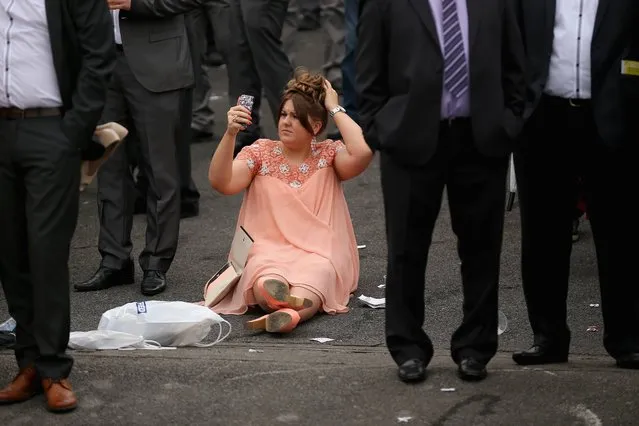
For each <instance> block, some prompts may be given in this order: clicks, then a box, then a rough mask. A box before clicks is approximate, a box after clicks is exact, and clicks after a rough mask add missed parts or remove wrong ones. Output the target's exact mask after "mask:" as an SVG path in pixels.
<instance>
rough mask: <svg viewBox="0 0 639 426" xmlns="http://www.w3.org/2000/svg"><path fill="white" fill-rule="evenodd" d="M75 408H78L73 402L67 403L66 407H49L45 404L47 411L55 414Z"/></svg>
mask: <svg viewBox="0 0 639 426" xmlns="http://www.w3.org/2000/svg"><path fill="white" fill-rule="evenodd" d="M76 408H78V404H77V403H76V404H73V405H69V406H67V407H61V408H51V407H49V406H47V411H49V412H51V413H55V414H63V413H68V412H70V411H73V410H75V409H76Z"/></svg>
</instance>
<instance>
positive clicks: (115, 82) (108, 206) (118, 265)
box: [75, 0, 204, 296]
mask: <svg viewBox="0 0 639 426" xmlns="http://www.w3.org/2000/svg"><path fill="white" fill-rule="evenodd" d="M203 1H204V0H155V1H153V0H108V4H109V7H110V8H111V10H112V13H113V17H114V24H115V25H114V29H115V43H116V51H117V62H116V67H115V70H114V73H113V79H112V81H111V85H110V88H109V97H108V99H107V105H106V108H105V111H104V115H103V118H102V119H103V121H105V122H109V121H115V122H119V123H120V124H123V125H124V126H125V127H130V126H131V124H132V127H134V128H135V133H136V134H137V138H138V141H139V143H140V153H141V155H140V158H139V166H140V167H141V170H142V172H143V174H144V176H145V177H146V179H147V180H148V183H149V185H148V189H147V231H146V247H145V248H144V249H143V250H142V253H141V254H140V266H141V268H142V270H143V273H144V276H143V279H142V283H141V291H142V294H144V295H147V296H152V295H155V294H158V293H161V292H162V291H164V290H165V289H166V272H167V271H168V269H169V267H170V265H171V263H172V261H173V258H174V256H175V252H176V250H177V244H178V235H179V224H180V175H179V168H178V160H177V158H178V154H177V150H176V146H177V143H178V142H177V141H178V140H179V138H180V136H182V135H183V133H184V132H183V131H182V122H183V120H182V115H183V114H181V112H182V109H183V108H181V106H182V105H184V101H185V96H184V93H185V90H186V89H187V88H189V87H191V86H192V85H193V62H192V57H191V52H190V49H189V42H188V37H187V29H186V25H185V15H184V14H185V13H186V12H189V11H191V10H193V9H195V8H197V7H200V6H201V4H202V2H203ZM129 122H130V123H129ZM132 188H133V184H132V175H131V170H130V167H129V161H128V160H127V150H126V149H119V150H117V151H116V152H115V153H114V154H113V155H112V156H111V158H110V159H109V161H108V162H107V163H106V164H105V165H104V166H103V167H102V168H101V169H100V172H99V174H98V207H99V211H100V237H99V242H98V249H99V250H100V254H101V255H102V262H101V264H100V267H99V268H98V270H97V271H96V273H95V274H94V275H93V277H91V278H90V279H89V280H88V281H85V282H83V283H79V284H76V285H75V289H76V290H77V291H93V290H101V289H105V288H108V287H112V286H114V285H119V284H130V283H133V281H134V276H135V274H134V266H133V261H132V260H131V258H130V256H131V250H132V243H131V228H132V224H133V205H132V203H131V199H132V196H131V194H130V191H131V189H132Z"/></svg>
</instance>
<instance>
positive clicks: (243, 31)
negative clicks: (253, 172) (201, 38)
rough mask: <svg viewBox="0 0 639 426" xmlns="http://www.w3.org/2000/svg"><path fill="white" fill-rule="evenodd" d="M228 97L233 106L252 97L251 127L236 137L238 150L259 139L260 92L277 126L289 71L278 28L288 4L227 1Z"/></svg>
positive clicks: (281, 0)
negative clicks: (240, 99) (229, 14)
mask: <svg viewBox="0 0 639 426" xmlns="http://www.w3.org/2000/svg"><path fill="white" fill-rule="evenodd" d="M230 1H231V21H230V22H231V34H232V43H231V44H230V46H229V52H228V55H229V60H228V62H227V66H228V71H229V96H230V103H231V104H232V105H235V104H236V103H237V98H238V97H239V96H240V95H241V94H248V95H252V96H254V97H255V101H254V104H253V111H254V112H253V124H252V125H251V126H250V127H249V128H248V129H247V130H246V131H244V132H240V134H239V135H238V147H241V146H246V145H250V144H251V143H252V142H253V141H255V140H256V139H257V138H259V137H260V135H261V129H260V117H259V111H260V106H261V101H262V92H264V94H265V95H266V101H267V102H268V105H269V107H270V110H271V113H272V116H273V120H275V121H276V122H277V119H278V116H279V107H280V102H281V95H282V92H283V90H284V88H285V86H286V84H287V82H288V80H289V79H290V78H291V76H292V74H293V68H292V66H291V63H290V62H289V60H288V57H287V56H286V54H285V53H284V50H283V49H282V42H281V37H282V26H283V25H284V21H285V19H286V11H287V8H288V0H230Z"/></svg>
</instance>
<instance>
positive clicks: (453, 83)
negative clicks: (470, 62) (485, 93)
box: [442, 0, 468, 98]
mask: <svg viewBox="0 0 639 426" xmlns="http://www.w3.org/2000/svg"><path fill="white" fill-rule="evenodd" d="M442 9H443V10H442V21H443V24H442V27H443V33H444V86H445V87H446V89H447V90H448V91H449V92H450V93H451V94H452V95H453V96H454V97H455V98H459V97H460V96H462V95H463V94H464V93H466V91H467V90H468V71H467V69H466V55H465V53H464V39H463V37H462V32H461V27H460V26H459V18H458V16H457V4H456V0H442Z"/></svg>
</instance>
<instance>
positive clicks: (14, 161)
mask: <svg viewBox="0 0 639 426" xmlns="http://www.w3.org/2000/svg"><path fill="white" fill-rule="evenodd" d="M77 148H78V147H77V146H75V144H74V143H72V142H70V141H69V139H68V138H67V137H66V136H65V135H64V134H63V132H62V129H61V118H60V117H40V118H27V119H21V120H8V119H0V236H2V242H1V243H0V281H2V287H3V289H4V294H5V296H6V298H7V305H8V307H9V313H10V314H11V316H12V317H13V318H14V319H15V320H16V322H17V328H16V346H15V355H16V358H17V361H18V365H19V366H20V368H25V367H27V366H29V365H35V367H36V369H37V370H38V372H39V373H40V375H41V376H42V377H43V378H51V379H59V378H65V377H67V376H68V375H69V373H70V372H71V368H72V366H73V359H72V358H71V357H70V356H68V355H66V353H65V351H66V349H67V344H68V342H69V331H70V324H71V314H70V297H69V267H68V263H69V251H70V246H71V238H72V237H73V233H74V231H75V227H76V223H77V219H78V204H79V190H78V188H79V185H80V174H79V170H80V152H79V151H78V149H77Z"/></svg>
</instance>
